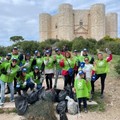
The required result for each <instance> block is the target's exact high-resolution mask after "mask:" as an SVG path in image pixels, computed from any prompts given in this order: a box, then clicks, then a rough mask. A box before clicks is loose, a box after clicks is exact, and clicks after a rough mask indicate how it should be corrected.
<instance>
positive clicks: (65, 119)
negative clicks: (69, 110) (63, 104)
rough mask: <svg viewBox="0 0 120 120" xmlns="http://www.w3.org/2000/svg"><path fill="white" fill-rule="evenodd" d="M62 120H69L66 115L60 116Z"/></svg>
mask: <svg viewBox="0 0 120 120" xmlns="http://www.w3.org/2000/svg"><path fill="white" fill-rule="evenodd" d="M60 120H68V118H67V115H66V113H61V114H60Z"/></svg>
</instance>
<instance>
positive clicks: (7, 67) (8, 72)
mask: <svg viewBox="0 0 120 120" xmlns="http://www.w3.org/2000/svg"><path fill="white" fill-rule="evenodd" d="M18 70H19V66H18V65H17V59H16V58H13V59H12V62H10V63H6V64H4V66H3V67H2V70H1V72H2V74H1V76H0V83H1V100H0V105H3V104H4V102H5V83H7V84H8V86H9V88H10V94H11V96H10V101H11V102H12V101H14V86H13V81H14V77H15V76H16V74H17V71H18Z"/></svg>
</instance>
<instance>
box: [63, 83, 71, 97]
mask: <svg viewBox="0 0 120 120" xmlns="http://www.w3.org/2000/svg"><path fill="white" fill-rule="evenodd" d="M65 91H67V95H68V96H69V97H70V98H73V91H72V86H70V85H67V86H66V87H65Z"/></svg>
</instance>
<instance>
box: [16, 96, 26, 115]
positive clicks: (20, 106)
mask: <svg viewBox="0 0 120 120" xmlns="http://www.w3.org/2000/svg"><path fill="white" fill-rule="evenodd" d="M15 108H16V110H17V113H18V115H24V114H25V112H26V111H27V109H28V101H27V98H26V97H24V96H18V97H16V98H15Z"/></svg>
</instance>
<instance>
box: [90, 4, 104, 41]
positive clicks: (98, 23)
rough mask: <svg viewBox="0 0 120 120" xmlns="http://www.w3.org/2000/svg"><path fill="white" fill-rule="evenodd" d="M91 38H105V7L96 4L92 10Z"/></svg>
mask: <svg viewBox="0 0 120 120" xmlns="http://www.w3.org/2000/svg"><path fill="white" fill-rule="evenodd" d="M90 21H91V23H90V34H91V38H95V39H96V40H100V39H101V38H103V37H104V36H105V5H104V4H95V5H93V6H92V7H91V9H90Z"/></svg>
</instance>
